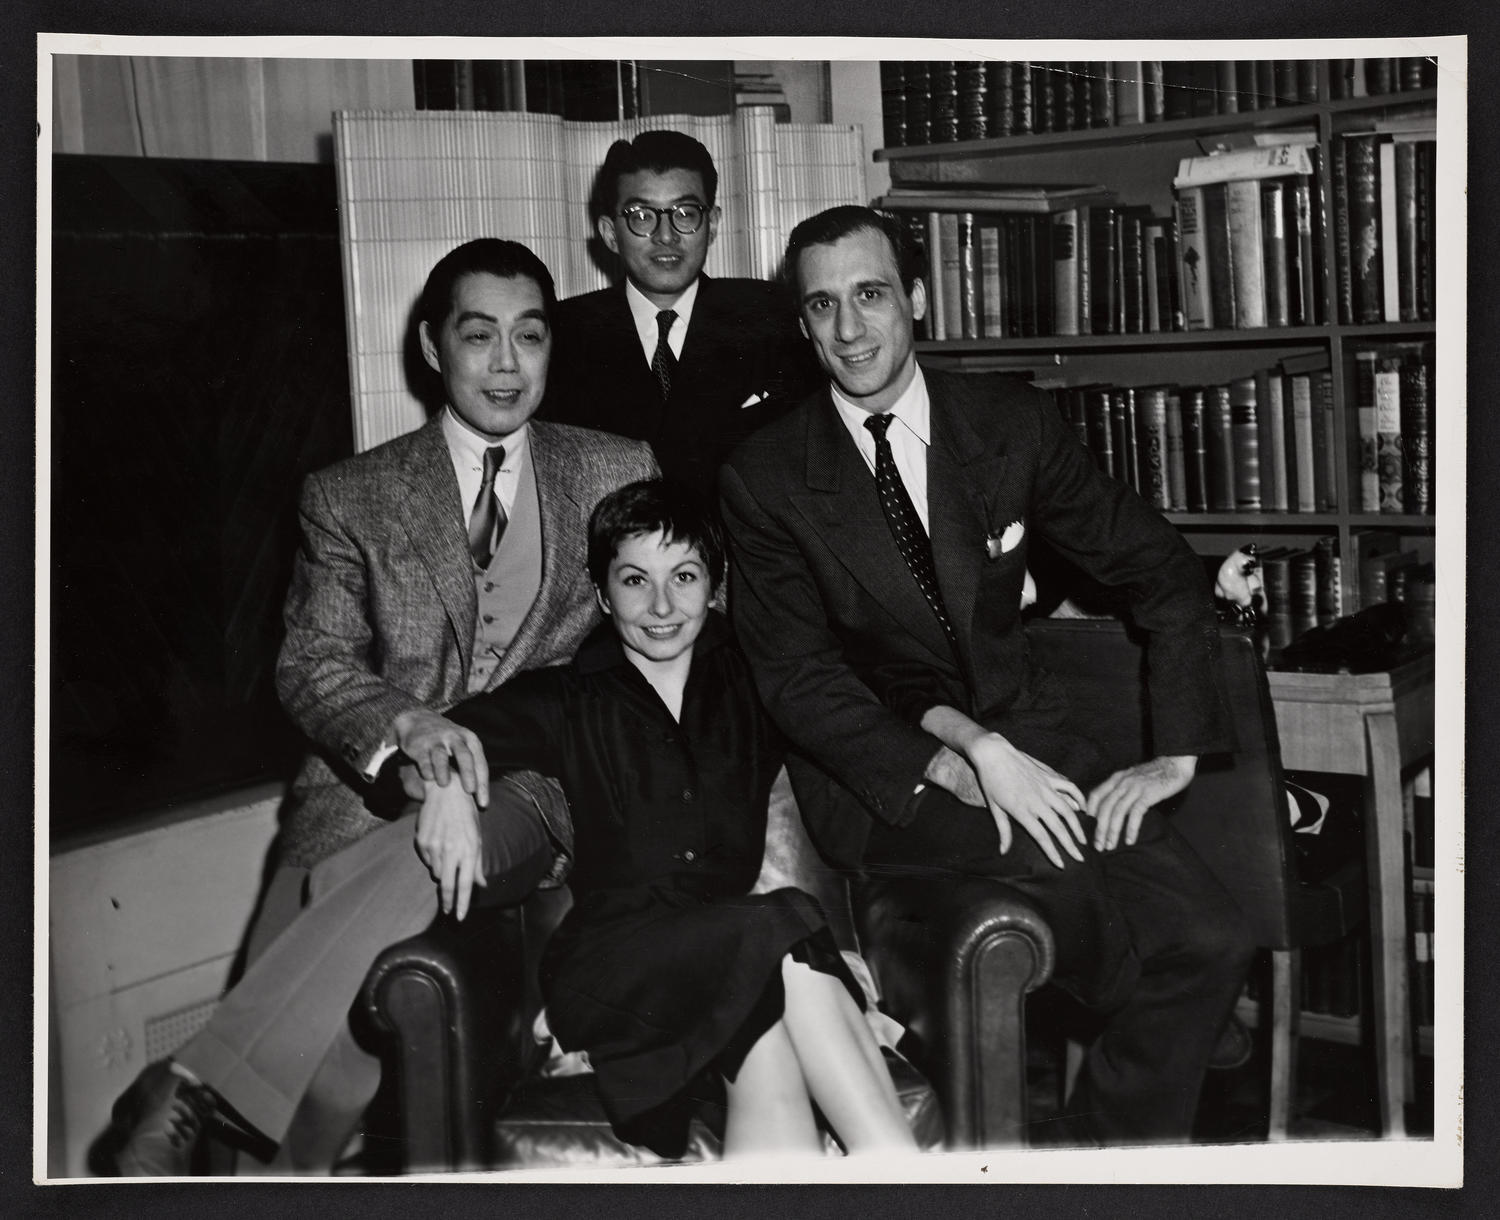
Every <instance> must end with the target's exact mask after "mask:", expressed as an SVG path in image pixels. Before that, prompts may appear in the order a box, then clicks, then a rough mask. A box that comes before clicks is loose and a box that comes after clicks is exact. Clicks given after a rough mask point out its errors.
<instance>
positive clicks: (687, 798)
mask: <svg viewBox="0 0 1500 1220" xmlns="http://www.w3.org/2000/svg"><path fill="white" fill-rule="evenodd" d="M682 803H683V804H684V805H691V804H692V803H693V790H692V789H691V788H684V789H683V790H682Z"/></svg>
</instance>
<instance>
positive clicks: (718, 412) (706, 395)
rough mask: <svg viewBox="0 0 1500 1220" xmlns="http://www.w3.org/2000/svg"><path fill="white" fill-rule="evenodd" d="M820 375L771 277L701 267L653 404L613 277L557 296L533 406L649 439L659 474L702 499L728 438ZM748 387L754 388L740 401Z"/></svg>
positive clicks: (552, 415) (731, 441)
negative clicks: (541, 398)
mask: <svg viewBox="0 0 1500 1220" xmlns="http://www.w3.org/2000/svg"><path fill="white" fill-rule="evenodd" d="M819 377H820V374H819V373H818V369H817V365H816V362H815V361H814V360H813V357H812V353H811V349H810V347H809V345H808V343H807V341H806V340H805V339H803V338H802V335H801V334H800V332H799V331H798V329H797V319H796V314H795V312H794V311H793V310H792V308H791V306H790V305H789V304H788V303H786V302H785V301H784V300H783V299H782V298H781V296H780V294H779V292H778V290H777V289H776V287H775V286H774V285H772V284H769V283H766V282H765V281H763V280H746V279H724V280H716V279H712V278H710V277H709V276H706V275H705V276H702V277H701V278H700V279H699V282H698V299H697V301H696V303H695V304H694V306H693V316H692V321H691V323H690V324H689V326H688V332H687V338H686V340H685V341H684V343H683V348H682V356H681V358H680V359H679V360H678V362H677V372H676V375H675V376H674V377H673V380H672V397H671V400H670V401H669V402H668V403H666V404H663V403H662V401H661V391H660V390H659V389H658V387H657V384H656V378H655V376H654V375H653V374H652V372H651V365H650V363H649V362H648V361H647V360H646V357H645V354H644V353H643V352H642V350H641V344H640V340H639V338H638V337H637V336H636V331H635V323H634V321H633V320H632V318H631V316H630V306H629V305H628V304H627V303H626V300H625V285H624V282H623V281H622V282H621V283H619V284H616V285H615V286H614V287H612V288H602V289H600V290H599V291H598V292H590V293H586V294H584V295H583V296H577V297H573V298H572V299H570V300H567V301H564V302H562V304H561V305H560V306H559V308H558V321H557V335H556V338H555V347H554V351H553V356H552V366H551V371H550V373H549V374H548V382H547V401H546V403H545V404H544V405H543V407H542V414H543V416H544V417H545V418H547V419H553V420H558V421H560V422H563V423H570V424H579V425H581V426H583V427H586V428H599V429H602V430H604V431H606V432H614V433H616V434H618V435H620V436H629V437H634V438H635V439H637V440H643V441H647V442H649V443H650V445H651V447H652V448H653V449H654V450H655V451H656V457H657V461H659V462H660V463H661V467H662V472H663V473H664V474H666V475H669V476H671V477H672V478H675V479H679V480H681V481H683V482H686V483H688V484H690V485H692V486H694V487H696V488H697V489H698V490H699V491H700V492H702V493H703V494H704V495H705V496H707V497H708V498H709V499H710V501H712V499H713V493H714V480H715V475H716V473H717V471H718V468H719V464H720V463H721V462H722V461H723V460H724V457H725V456H726V455H727V454H728V453H729V450H730V449H731V448H733V447H734V445H735V443H736V442H738V441H739V440H741V439H743V438H744V437H746V436H748V435H750V433H751V432H753V431H754V430H755V429H756V428H758V427H760V426H761V425H762V424H765V423H767V422H769V421H770V420H771V419H773V418H775V417H776V416H777V415H779V414H781V413H782V412H784V411H785V410H786V409H787V408H788V407H790V406H791V405H792V404H793V403H795V402H797V401H798V399H800V398H801V397H803V395H805V394H807V393H809V392H810V391H811V390H812V389H814V388H815V387H816V386H817V384H818V380H819ZM752 395H765V397H764V398H763V399H762V400H761V401H760V402H758V403H756V404H755V405H754V406H751V407H746V406H744V405H743V404H744V403H745V401H746V399H748V398H750V397H751V396H752Z"/></svg>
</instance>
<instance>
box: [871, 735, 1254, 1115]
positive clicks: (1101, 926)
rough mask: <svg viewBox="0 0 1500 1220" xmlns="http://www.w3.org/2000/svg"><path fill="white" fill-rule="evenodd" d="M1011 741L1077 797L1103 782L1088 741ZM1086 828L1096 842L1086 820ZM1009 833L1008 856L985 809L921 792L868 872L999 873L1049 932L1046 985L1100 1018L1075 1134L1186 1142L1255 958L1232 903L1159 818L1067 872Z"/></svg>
mask: <svg viewBox="0 0 1500 1220" xmlns="http://www.w3.org/2000/svg"><path fill="white" fill-rule="evenodd" d="M1006 735H1007V736H1008V737H1010V739H1011V740H1012V741H1013V742H1014V743H1015V744H1017V745H1018V746H1019V747H1020V748H1021V749H1025V750H1027V752H1028V753H1031V754H1033V755H1034V756H1036V757H1041V758H1046V760H1047V761H1048V762H1050V763H1051V765H1053V766H1054V767H1057V768H1058V770H1060V771H1062V772H1063V773H1064V774H1068V775H1071V776H1074V777H1075V779H1076V780H1077V782H1079V786H1080V787H1082V788H1084V791H1085V792H1087V791H1088V785H1090V784H1092V783H1095V782H1097V781H1098V779H1099V778H1102V776H1100V774H1099V771H1100V769H1101V768H1100V766H1099V764H1098V762H1097V758H1096V756H1094V754H1093V750H1092V747H1091V746H1090V745H1089V744H1088V743H1087V742H1080V741H1078V740H1077V739H1069V738H1066V737H1065V736H1064V735H1062V734H1058V733H1055V732H1047V733H1045V734H1042V735H1041V736H1038V737H1032V736H1031V735H1028V734H1018V733H1016V732H1015V731H1013V728H1012V729H1009V730H1008V731H1007V733H1006ZM1018 738H1019V739H1018ZM1226 816H1228V814H1227V813H1226ZM1083 822H1084V831H1085V833H1086V834H1091V833H1092V828H1093V824H1092V822H1090V821H1089V819H1087V818H1084V819H1083ZM1012 831H1013V836H1012V842H1011V847H1010V850H1009V851H1008V852H1006V853H1005V854H1004V855H1002V854H1000V851H999V835H998V832H997V831H996V829H995V824H994V821H993V819H992V818H991V816H990V814H989V812H988V811H987V810H983V809H975V808H972V807H970V806H968V805H964V804H963V803H961V802H960V801H958V800H957V799H955V798H954V797H952V796H950V795H949V794H948V793H947V792H945V791H942V790H941V789H934V788H929V789H928V790H927V791H926V792H925V793H924V794H923V796H922V798H921V801H920V803H919V806H918V808H917V813H916V817H915V819H914V821H913V822H912V823H911V824H910V825H909V826H906V827H902V828H898V827H892V826H889V825H887V824H885V823H877V824H876V825H875V826H874V828H873V830H872V832H871V835H870V840H869V844H868V846H867V848H866V852H865V867H866V870H867V871H868V872H870V873H871V874H881V873H885V874H902V875H912V874H917V875H923V876H934V875H942V874H944V873H951V874H961V875H966V876H982V877H994V878H996V879H998V880H1001V881H1003V882H1005V884H1006V885H1009V886H1011V887H1012V888H1013V889H1015V890H1017V891H1018V892H1020V893H1021V894H1023V895H1025V896H1026V897H1027V898H1028V899H1029V900H1030V901H1031V902H1032V903H1034V904H1035V905H1036V907H1037V908H1038V910H1040V911H1041V913H1042V915H1043V917H1044V918H1045V919H1046V920H1047V923H1048V925H1049V926H1050V927H1051V929H1052V934H1053V939H1054V941H1055V944H1056V951H1057V965H1056V970H1055V972H1054V975H1053V979H1054V982H1055V983H1056V984H1057V985H1058V986H1059V987H1060V988H1062V989H1063V990H1065V991H1066V992H1067V993H1068V994H1069V995H1071V996H1072V997H1074V998H1075V999H1076V1000H1078V1001H1079V1002H1080V1003H1082V1004H1084V1005H1085V1006H1087V1007H1088V1008H1089V1009H1091V1010H1093V1011H1094V1012H1095V1013H1097V1014H1099V1015H1100V1016H1101V1017H1102V1018H1103V1029H1102V1032H1101V1033H1100V1035H1099V1037H1098V1038H1096V1039H1095V1040H1094V1042H1093V1044H1092V1046H1091V1047H1090V1048H1089V1051H1088V1053H1087V1055H1086V1057H1085V1060H1084V1064H1083V1069H1082V1071H1081V1072H1080V1074H1079V1077H1078V1082H1077V1085H1076V1086H1075V1089H1074V1093H1073V1098H1072V1101H1071V1103H1070V1106H1069V1110H1070V1112H1071V1114H1072V1115H1073V1116H1074V1124H1073V1125H1074V1126H1075V1128H1079V1129H1081V1133H1082V1134H1083V1135H1084V1137H1085V1138H1092V1139H1095V1140H1097V1141H1098V1142H1100V1143H1103V1144H1128V1143H1142V1142H1166V1141H1185V1140H1186V1139H1188V1137H1189V1136H1190V1134H1191V1131H1192V1123H1193V1115H1194V1112H1195V1110H1196V1109H1197V1104H1198V1094H1199V1092H1200V1090H1201V1088H1202V1084H1203V1075H1204V1072H1205V1071H1206V1070H1207V1066H1208V1058H1209V1054H1210V1052H1211V1051H1212V1049H1213V1045H1214V1041H1215V1038H1216V1036H1217V1033H1218V1029H1219V1027H1220V1025H1221V1024H1222V1023H1223V1021H1224V1019H1225V1018H1226V1017H1227V1016H1228V1014H1229V1011H1230V1008H1231V1007H1232V1005H1233V1004H1234V1001H1235V998H1236V997H1237V996H1238V994H1239V991H1240V988H1241V986H1242V985H1243V982H1244V978H1245V972H1246V970H1247V969H1248V967H1249V964H1250V958H1251V955H1252V953H1253V952H1254V946H1253V944H1252V943H1251V940H1250V934H1249V931H1248V929H1247V928H1246V926H1245V923H1244V919H1243V917H1242V916H1241V914H1240V911H1239V907H1238V906H1237V905H1236V904H1235V902H1234V899H1233V898H1231V897H1230V896H1229V894H1228V892H1227V891H1226V890H1225V889H1224V888H1223V887H1222V886H1221V885H1220V884H1219V883H1218V881H1217V880H1216V879H1215V878H1214V877H1213V875H1212V874H1211V873H1210V872H1209V871H1208V868H1207V867H1206V866H1205V865H1204V864H1203V862H1202V861H1201V860H1200V859H1199V858H1198V856H1197V855H1196V854H1195V853H1194V851H1193V850H1192V848H1191V847H1190V846H1188V844H1187V842H1186V841H1185V840H1184V839H1183V838H1182V837H1181V836H1180V835H1179V834H1178V833H1177V832H1176V831H1175V830H1173V829H1172V827H1171V825H1170V823H1169V821H1168V819H1167V817H1166V816H1164V815H1163V814H1161V813H1160V812H1159V811H1157V810H1155V809H1153V810H1151V811H1149V812H1148V813H1147V815H1146V817H1145V819H1144V820H1143V821H1142V824H1141V832H1140V834H1139V836H1138V838H1137V841H1136V843H1135V845H1134V846H1130V847H1125V846H1121V847H1119V848H1117V849H1116V850H1114V851H1111V852H1096V851H1094V849H1093V848H1092V847H1091V846H1088V845H1084V847H1083V848H1082V851H1083V855H1084V860H1083V863H1082V864H1079V863H1077V862H1076V861H1074V860H1072V859H1071V858H1069V857H1067V856H1064V867H1063V868H1061V869H1059V868H1058V867H1056V866H1055V865H1054V864H1052V862H1051V861H1050V860H1048V859H1047V857H1046V856H1045V855H1043V853H1042V851H1041V849H1040V848H1038V847H1037V846H1036V843H1035V841H1034V840H1033V839H1032V838H1031V836H1030V835H1029V834H1027V833H1026V832H1025V831H1024V830H1022V829H1021V827H1020V826H1018V825H1016V824H1014V823H1012Z"/></svg>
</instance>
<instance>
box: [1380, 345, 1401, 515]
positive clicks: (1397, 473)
mask: <svg viewBox="0 0 1500 1220" xmlns="http://www.w3.org/2000/svg"><path fill="white" fill-rule="evenodd" d="M1401 407H1402V403H1401V360H1400V357H1398V356H1382V357H1381V358H1380V359H1379V361H1377V363H1376V366H1375V446H1376V447H1375V463H1376V468H1377V471H1378V475H1379V479H1380V511H1381V512H1383V513H1399V512H1403V511H1405V508H1406V505H1405V493H1406V462H1405V459H1404V458H1403V456H1402V453H1401Z"/></svg>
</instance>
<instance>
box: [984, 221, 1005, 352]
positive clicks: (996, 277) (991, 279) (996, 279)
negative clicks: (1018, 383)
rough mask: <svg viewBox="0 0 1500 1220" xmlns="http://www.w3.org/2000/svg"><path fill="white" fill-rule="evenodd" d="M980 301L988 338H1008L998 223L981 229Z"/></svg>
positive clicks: (985, 332) (986, 225)
mask: <svg viewBox="0 0 1500 1220" xmlns="http://www.w3.org/2000/svg"><path fill="white" fill-rule="evenodd" d="M979 268H980V282H981V285H982V287H981V291H980V300H981V302H982V311H983V315H984V316H983V325H982V326H981V328H980V332H981V333H982V334H983V335H984V337H985V338H986V339H1003V338H1004V337H1005V282H1004V279H1003V275H1004V272H1003V271H1002V269H1001V262H1000V229H999V226H997V225H995V224H984V225H981V226H980V228H979Z"/></svg>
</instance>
